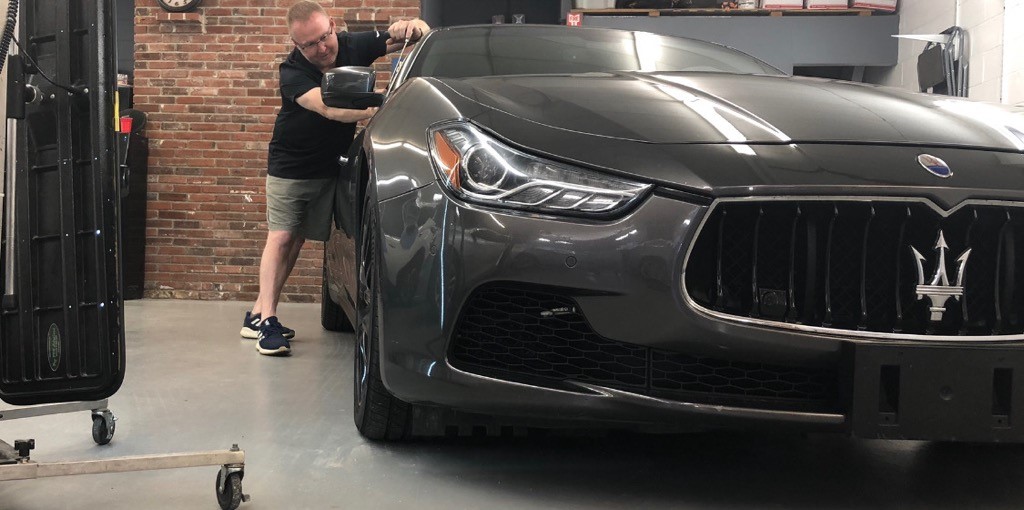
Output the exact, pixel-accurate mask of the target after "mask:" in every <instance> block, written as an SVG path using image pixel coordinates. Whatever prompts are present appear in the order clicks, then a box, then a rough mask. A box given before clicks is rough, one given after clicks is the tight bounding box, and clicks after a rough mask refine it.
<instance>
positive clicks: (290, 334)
mask: <svg viewBox="0 0 1024 510" xmlns="http://www.w3.org/2000/svg"><path fill="white" fill-rule="evenodd" d="M262 320H263V319H262V318H260V314H258V313H257V314H255V315H253V313H252V312H245V320H243V321H242V331H241V332H240V334H241V335H242V338H248V339H249V340H256V339H257V338H259V337H260V321H262ZM281 328H283V329H284V332H283V333H281V334H282V335H284V337H285V338H289V339H291V338H295V330H293V329H288V328H286V327H284V326H283V325H282V326H281Z"/></svg>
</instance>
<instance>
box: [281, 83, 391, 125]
mask: <svg viewBox="0 0 1024 510" xmlns="http://www.w3.org/2000/svg"><path fill="white" fill-rule="evenodd" d="M296 102H298V103H299V106H301V107H303V108H305V109H307V110H310V111H313V112H316V113H319V114H320V115H322V116H324V117H326V118H328V119H331V120H335V121H338V122H359V121H361V120H365V119H369V118H370V117H373V114H375V113H377V109H376V108H367V109H365V110H349V109H347V108H331V107H330V106H327V105H325V104H324V100H323V98H322V97H321V96H320V89H319V88H313V89H310V90H309V92H306V93H305V94H303V95H301V96H299V98H298V100H297V101H296Z"/></svg>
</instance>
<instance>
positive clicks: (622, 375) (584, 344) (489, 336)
mask: <svg viewBox="0 0 1024 510" xmlns="http://www.w3.org/2000/svg"><path fill="white" fill-rule="evenodd" d="M623 320H628V319H627V318H625V317H624V318H623ZM449 361H450V362H451V364H452V365H453V366H454V367H456V368H458V369H460V370H464V371H467V372H472V373H477V374H481V375H486V376H490V377H495V378H500V379H505V380H513V381H519V382H525V383H529V384H542V385H544V384H550V383H553V382H554V383H557V382H563V381H579V382H586V383H592V384H596V385H600V386H606V387H611V388H618V389H623V390H627V391H630V392H634V393H640V394H644V395H651V396H658V397H661V398H667V399H674V400H679V401H687V402H699V403H711V404H720V405H738V406H752V407H759V408H768V409H794V410H834V409H835V407H836V405H837V402H836V401H837V396H836V395H837V389H836V388H837V381H836V377H837V376H836V374H835V372H834V371H832V370H825V369H815V368H803V367H784V366H777V365H768V364H762V363H751V362H742V361H733V360H725V359H717V358H711V357H706V356H695V355H690V354H684V353H680V352H671V351H665V350H659V349H652V348H649V347H644V346H640V345H634V344H628V343H625V342H618V341H614V340H610V339H607V338H604V337H602V336H600V335H598V334H597V333H596V332H594V330H593V329H592V328H591V327H590V325H589V324H588V323H587V321H586V319H585V317H584V316H583V315H582V313H581V312H580V310H579V306H578V305H577V304H576V301H575V300H574V299H573V298H572V297H571V295H570V294H569V293H568V292H567V291H565V290H563V289H548V288H537V287H523V286H516V285H511V284H491V285H487V286H485V287H482V288H481V289H479V290H477V291H476V292H475V293H474V294H473V296H472V297H471V298H470V299H469V301H468V303H467V304H466V306H465V307H464V308H463V311H462V316H461V318H460V320H459V323H458V326H457V327H456V331H455V335H454V338H453V342H452V345H451V349H450V353H449Z"/></svg>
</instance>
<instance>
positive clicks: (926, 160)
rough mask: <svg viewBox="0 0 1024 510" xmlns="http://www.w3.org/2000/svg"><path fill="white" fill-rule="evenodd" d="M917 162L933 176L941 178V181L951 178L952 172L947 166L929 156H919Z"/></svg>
mask: <svg viewBox="0 0 1024 510" xmlns="http://www.w3.org/2000/svg"><path fill="white" fill-rule="evenodd" d="M917 162H918V163H920V164H921V166H923V167H924V169H925V170H928V171H929V172H931V174H932V175H934V176H937V177H942V178H943V179H946V178H948V177H952V176H953V170H952V169H951V168H949V165H947V164H946V162H945V161H943V160H941V159H939V158H937V157H935V156H932V155H931V154H921V155H920V156H918V157H917Z"/></svg>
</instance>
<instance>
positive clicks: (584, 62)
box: [408, 25, 783, 78]
mask: <svg viewBox="0 0 1024 510" xmlns="http://www.w3.org/2000/svg"><path fill="white" fill-rule="evenodd" d="M423 44H424V46H423V48H421V50H420V55H419V56H418V58H417V59H416V60H415V61H414V62H413V63H412V64H413V66H412V68H411V69H410V70H409V75H408V76H409V77H413V76H436V77H444V78H470V77H477V76H503V75H517V74H577V73H592V72H614V71H650V72H654V71H690V72H714V73H731V74H771V75H782V74H783V73H782V72H781V71H779V70H778V69H775V68H773V67H771V66H769V65H768V64H765V63H764V62H761V61H760V60H757V59H756V58H754V57H751V56H749V55H747V54H745V53H741V52H739V51H736V50H732V49H729V48H726V47H724V46H719V45H717V44H712V43H707V42H703V41H696V40H693V39H682V38H677V37H666V36H660V35H655V34H650V33H646V32H627V31H622V30H601V29H586V28H566V27H555V26H537V25H534V26H514V25H513V26H508V25H506V26H499V27H470V28H459V29H453V30H445V31H441V32H439V33H435V34H433V36H432V37H428V38H427V40H426V41H424V42H423Z"/></svg>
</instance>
